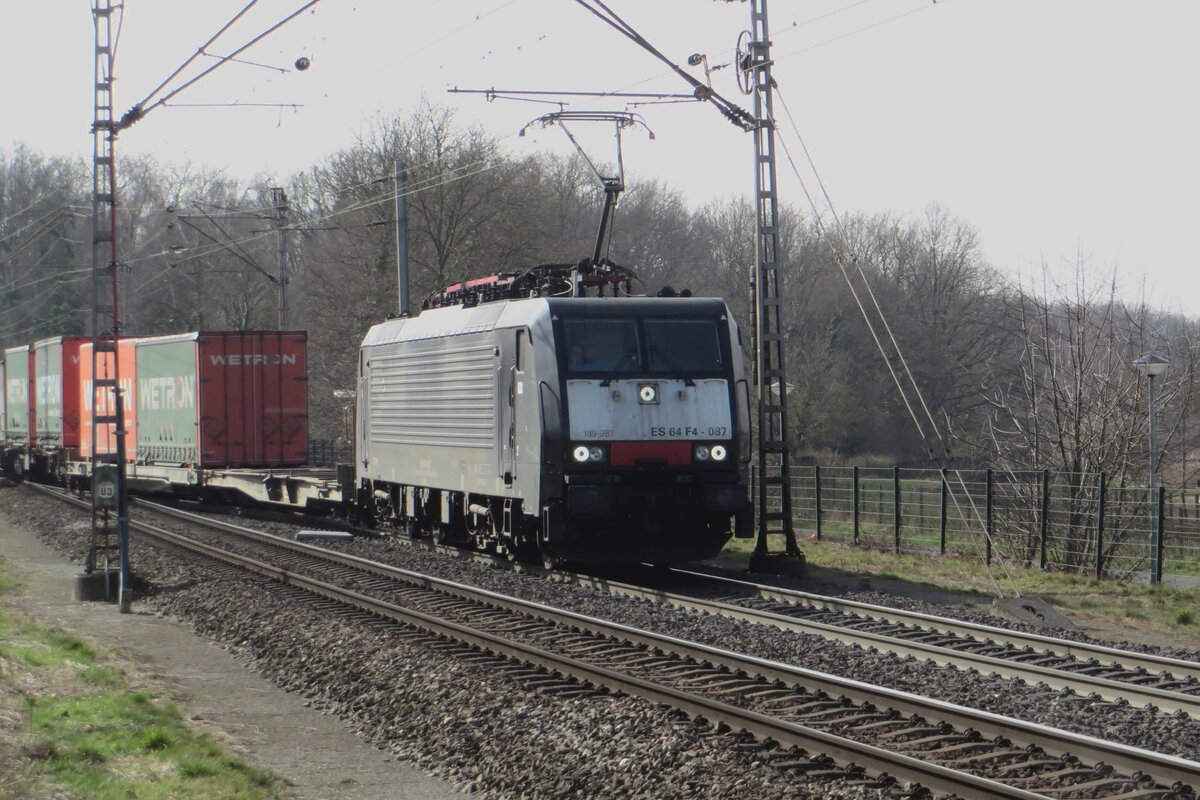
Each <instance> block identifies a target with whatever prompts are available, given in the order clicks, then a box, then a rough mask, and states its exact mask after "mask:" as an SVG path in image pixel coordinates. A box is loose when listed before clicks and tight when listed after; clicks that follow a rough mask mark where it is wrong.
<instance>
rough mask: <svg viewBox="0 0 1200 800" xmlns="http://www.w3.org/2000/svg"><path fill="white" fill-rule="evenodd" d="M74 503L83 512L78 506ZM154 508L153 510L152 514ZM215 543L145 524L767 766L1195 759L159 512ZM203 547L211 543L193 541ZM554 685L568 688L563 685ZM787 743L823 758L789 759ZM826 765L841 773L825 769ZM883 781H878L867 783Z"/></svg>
mask: <svg viewBox="0 0 1200 800" xmlns="http://www.w3.org/2000/svg"><path fill="white" fill-rule="evenodd" d="M85 505H86V504H85ZM156 513H158V512H157V511H156ZM171 513H172V515H173V516H175V518H177V519H179V518H183V519H187V518H188V517H191V519H190V520H189V524H190V525H202V526H204V527H205V528H206V529H207V530H208V531H210V532H211V531H218V532H220V534H221V536H222V538H223V539H226V540H227V541H226V544H228V545H229V547H227V548H221V547H216V546H215V545H214V544H213V543H211V542H210V541H200V540H197V539H196V538H194V537H192V536H187V535H182V534H179V533H174V532H171V531H167V530H165V529H162V528H158V527H156V526H150V525H147V524H146V523H144V522H140V521H134V522H133V523H132V527H133V528H134V529H135V530H138V531H139V532H141V533H143V534H146V535H150V536H153V537H155V538H156V539H158V540H159V541H161V542H164V543H167V544H168V545H169V546H171V547H174V548H179V549H183V550H186V551H189V552H192V553H195V554H198V555H202V556H204V557H205V558H210V559H217V560H219V561H221V562H223V563H225V564H228V565H231V566H236V567H238V568H239V569H243V570H248V571H250V572H252V573H255V574H258V575H261V576H264V577H267V578H270V579H272V580H275V581H278V582H280V583H283V584H287V585H289V586H291V587H296V588H300V589H303V590H304V591H305V592H308V593H309V594H311V595H314V596H318V597H321V598H324V599H325V600H327V601H331V602H333V603H336V604H337V605H338V606H339V607H343V608H354V609H356V610H357V611H359V612H361V613H364V614H368V615H370V616H371V617H373V618H375V619H386V620H389V621H393V622H397V623H400V624H403V625H407V626H412V627H415V628H418V629H420V630H423V631H425V632H427V633H430V634H434V635H437V636H441V637H446V638H449V639H452V640H454V641H457V642H459V643H462V644H465V645H469V646H471V647H475V648H479V649H481V650H484V651H487V652H489V653H492V654H495V655H496V656H500V657H503V658H506V659H512V660H515V661H518V662H522V663H526V664H531V665H534V666H535V667H536V668H537V669H539V670H543V671H545V673H546V674H545V676H544V682H545V683H546V684H547V686H550V687H552V689H551V690H553V691H562V692H574V691H581V690H583V689H584V687H588V686H594V687H603V688H606V689H610V690H614V691H620V692H625V693H628V694H631V695H634V696H638V697H642V698H645V699H648V700H650V701H652V702H656V703H666V704H668V705H671V706H673V707H675V708H678V709H680V710H682V711H684V712H685V713H687V714H689V715H691V716H692V717H702V718H703V719H705V720H707V721H708V722H712V723H717V724H719V725H726V726H728V727H729V728H731V729H733V730H735V731H737V730H741V731H746V732H748V733H749V734H752V735H753V736H755V737H758V738H757V741H754V742H746V743H745V746H747V747H762V748H771V747H773V746H777V745H782V747H779V748H778V749H777V750H775V751H773V752H772V753H771V754H770V756H769V757H770V758H773V759H774V760H775V761H776V762H777V765H778V766H779V767H780V768H781V769H785V770H786V769H793V770H804V771H806V772H810V773H811V772H813V771H827V772H830V773H831V774H837V775H841V776H843V777H851V778H853V777H855V776H856V774H857V773H856V772H855V770H854V769H852V768H849V767H847V766H845V765H849V764H855V765H858V766H860V767H862V768H865V769H866V771H867V772H868V773H870V774H872V775H875V776H879V775H890V776H892V777H893V778H896V779H899V780H901V781H909V782H914V783H919V784H921V785H923V786H925V787H927V788H929V789H930V790H932V791H935V792H939V793H950V794H955V795H958V796H961V797H977V798H983V797H989V798H990V797H1004V798H1032V797H1043V796H1054V797H1063V796H1079V797H1084V796H1087V797H1122V798H1126V797H1128V798H1132V797H1144V798H1167V797H1194V787H1196V786H1198V785H1200V764H1197V763H1195V762H1192V761H1188V760H1185V759H1180V758H1176V757H1172V756H1165V755H1161V754H1156V753H1151V752H1148V751H1145V750H1139V749H1137V748H1132V747H1128V746H1124V745H1117V744H1113V743H1111V742H1105V741H1102V740H1099V739H1095V738H1092V737H1087V736H1082V735H1079V734H1073V733H1068V732H1065V731H1060V730H1056V729H1053V728H1047V727H1044V726H1040V725H1036V724H1033V723H1028V722H1023V721H1020V720H1014V719H1010V718H1006V717H1002V716H1000V715H996V714H991V713H989V712H982V711H977V710H973V709H968V708H963V707H961V706H954V705H952V704H949V703H944V702H941V701H936V700H931V699H929V698H924V697H921V696H919V695H913V694H908V693H904V692H897V691H895V690H890V689H886V688H882V687H876V686H870V685H869V684H865V683H861V682H858V681H852V680H848V679H844V678H838V677H835V676H830V675H825V674H822V673H818V672H814V671H811V670H804V669H799V668H796V667H792V666H789V665H786V664H781V663H776V662H770V661H766V660H764V659H758V658H753V657H749V656H745V655H741V654H738V653H732V652H729V651H725V650H721V649H719V648H714V647H710V646H706V645H700V644H696V643H692V642H686V641H683V640H680V639H677V638H673V637H669V636H663V635H661V634H655V633H651V632H648V631H644V630H637V629H634V628H629V627H626V626H622V625H618V624H615V623H611V622H607V621H604V620H599V619H595V618H592V617H587V616H584V615H581V614H576V613H573V612H568V611H564V610H561V609H555V608H551V607H548V606H544V605H540V604H537V603H531V602H529V601H524V600H518V599H515V598H511V597H506V596H503V595H499V594H496V593H493V592H488V591H485V590H482V589H477V588H474V587H469V586H465V585H462V584H457V583H453V582H450V581H444V580H440V579H436V578H432V577H430V576H426V575H419V574H417V573H413V572H410V571H407V570H402V569H398V568H395V567H390V566H386V565H382V564H378V563H375V562H370V561H367V560H365V559H361V558H357V557H354V556H349V555H345V554H340V553H336V552H332V551H329V550H324V549H322V548H317V547H313V546H311V545H305V544H301V543H296V542H291V541H288V540H283V539H279V538H277V537H274V536H270V535H268V534H263V533H259V532H257V531H250V530H247V529H243V528H240V527H238V526H233V525H229V524H227V523H220V522H215V521H212V520H207V519H203V518H198V517H195V516H194V515H186V513H185V512H178V511H174V510H171ZM202 535H203V536H205V537H209V538H211V533H205V534H202ZM555 675H557V676H563V677H565V678H569V679H571V680H572V681H574V682H575V683H573V684H563V683H562V679H561V678H559V677H555ZM791 747H798V748H802V749H803V750H804V751H806V752H818V753H822V754H823V756H822V757H819V758H815V759H813V758H809V757H807V756H804V755H801V754H797V753H796V752H794V751H789V750H788V748H791ZM829 759H832V760H833V761H834V762H836V763H837V764H840V765H843V766H841V767H833V766H832V765H831V763H830V761H829ZM876 782H877V783H879V784H881V785H883V784H886V781H885V780H881V779H878V778H877V779H876Z"/></svg>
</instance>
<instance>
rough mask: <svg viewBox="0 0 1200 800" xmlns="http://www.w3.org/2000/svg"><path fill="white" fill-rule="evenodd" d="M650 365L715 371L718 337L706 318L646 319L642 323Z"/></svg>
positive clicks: (665, 369)
mask: <svg viewBox="0 0 1200 800" xmlns="http://www.w3.org/2000/svg"><path fill="white" fill-rule="evenodd" d="M643 329H644V330H645V333H646V350H647V355H648V356H649V360H650V369H652V370H654V371H656V372H658V371H662V372H674V371H679V372H716V371H719V370H720V369H721V340H720V337H719V335H718V333H717V326H716V324H715V323H714V322H713V321H712V320H707V319H648V320H646V321H645V322H644V323H643Z"/></svg>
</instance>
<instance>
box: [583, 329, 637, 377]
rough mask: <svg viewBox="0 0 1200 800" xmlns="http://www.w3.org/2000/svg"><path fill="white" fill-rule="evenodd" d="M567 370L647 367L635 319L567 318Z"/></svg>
mask: <svg viewBox="0 0 1200 800" xmlns="http://www.w3.org/2000/svg"><path fill="white" fill-rule="evenodd" d="M563 337H564V339H565V343H566V353H567V369H568V370H569V371H571V372H602V373H605V374H613V373H626V372H638V371H640V370H642V369H643V364H642V348H641V345H640V343H639V341H638V329H637V324H636V323H635V322H634V321H633V320H616V319H589V320H565V321H564V322H563Z"/></svg>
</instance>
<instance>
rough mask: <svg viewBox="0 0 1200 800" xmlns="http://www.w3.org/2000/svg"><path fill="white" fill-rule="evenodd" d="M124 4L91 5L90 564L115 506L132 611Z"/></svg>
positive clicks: (104, 541) (122, 575) (125, 604)
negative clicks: (120, 246) (119, 19)
mask: <svg viewBox="0 0 1200 800" xmlns="http://www.w3.org/2000/svg"><path fill="white" fill-rule="evenodd" d="M119 9H120V6H119V5H114V4H113V2H112V0H94V5H93V6H92V17H93V22H94V27H95V34H96V37H95V50H94V57H95V62H94V67H95V69H94V85H95V108H94V112H95V113H94V116H93V121H92V314H91V317H92V318H91V327H92V385H91V387H90V390H89V391H90V393H91V396H90V398H88V400H89V401H90V402H91V404H92V426H91V436H92V441H91V445H92V455H91V462H92V543H91V547H90V548H89V550H88V561H87V572H89V573H91V572H95V570H96V569H97V566H98V563H97V562H98V559H99V558H100V557H103V558H104V560H105V562H106V564H107V561H108V557H109V555H110V553H111V551H112V549H113V544H112V542H111V540H110V535H111V534H112V533H113V531H112V528H111V527H110V523H111V517H110V513H111V512H112V511H113V510H115V511H116V512H117V519H116V531H115V533H116V536H117V543H116V549H117V555H118V566H119V584H118V587H117V594H116V599H117V600H118V602H119V604H120V609H121V611H122V612H127V611H129V605H130V600H131V597H132V588H131V585H130V572H129V529H128V523H129V509H128V503H127V494H126V492H125V431H124V414H123V413H122V402H123V398H122V396H121V382H120V374H121V373H120V362H119V359H118V358H117V341H118V339H119V337H120V333H121V317H120V285H119V270H120V264H119V262H118V260H117V165H116V137H117V126H116V121H115V119H114V117H113V108H114V102H113V81H114V76H113V48H114V45H115V42H114V38H113V34H114V28H113V14H114V12H116V11H117V10H119ZM110 426H111V428H110ZM109 430H115V433H116V436H115V440H116V441H115V442H113V441H111V440H110V438H109V435H108V432H109ZM102 442H103V443H104V444H102ZM102 451H107V452H102ZM101 485H103V487H104V488H103V490H101ZM107 572H108V570H107V569H106V573H107ZM107 577H108V576H107V574H106V578H107Z"/></svg>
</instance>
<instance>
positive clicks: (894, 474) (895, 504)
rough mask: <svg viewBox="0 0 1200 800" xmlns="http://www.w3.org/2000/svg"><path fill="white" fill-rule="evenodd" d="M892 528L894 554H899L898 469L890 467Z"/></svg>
mask: <svg viewBox="0 0 1200 800" xmlns="http://www.w3.org/2000/svg"><path fill="white" fill-rule="evenodd" d="M892 526H893V529H894V533H895V539H896V552H897V553H899V552H900V468H899V467H892Z"/></svg>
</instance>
